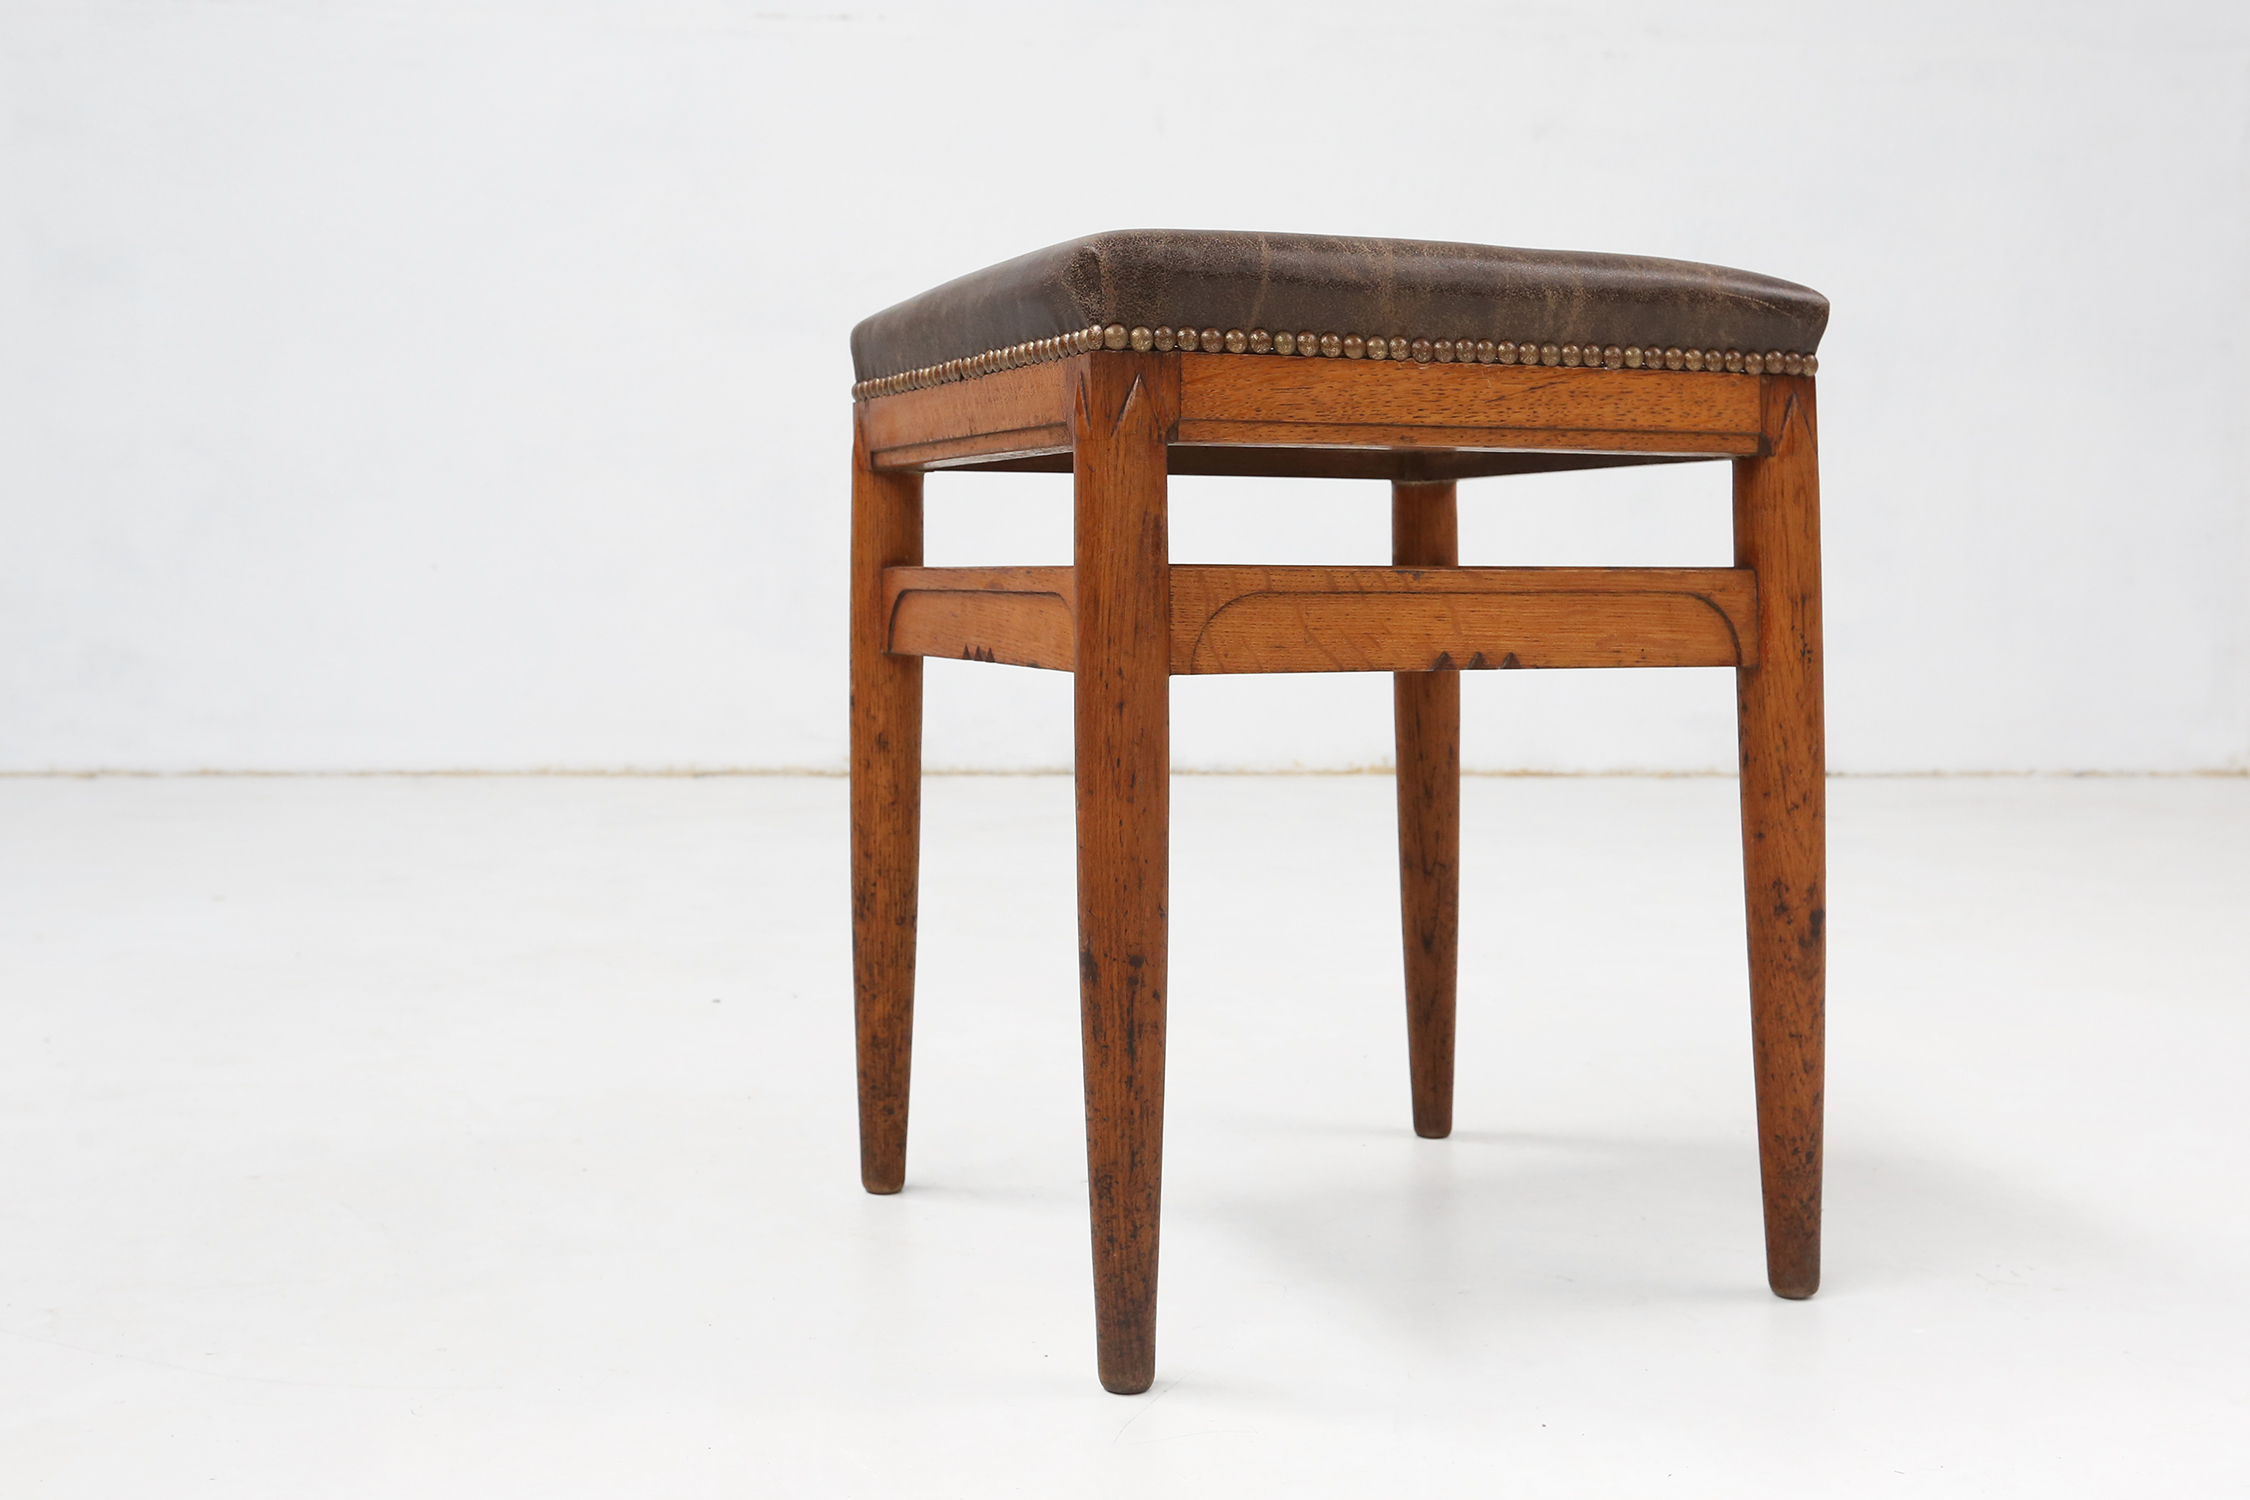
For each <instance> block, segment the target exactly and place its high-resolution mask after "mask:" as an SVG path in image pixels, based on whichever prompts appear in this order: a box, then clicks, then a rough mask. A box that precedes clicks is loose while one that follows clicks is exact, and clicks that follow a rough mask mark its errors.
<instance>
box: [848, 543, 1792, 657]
mask: <svg viewBox="0 0 2250 1500" xmlns="http://www.w3.org/2000/svg"><path fill="white" fill-rule="evenodd" d="M1171 571H1172V670H1173V672H1174V673H1175V674H1179V675H1189V674H1201V673H1215V672H1236V673H1239V672H1398V671H1406V672H1427V671H1443V670H1449V669H1454V668H1458V669H1461V670H1464V671H1480V670H1484V669H1486V668H1494V669H1498V668H1511V667H1526V668H1531V667H1667V666H1668V667H1680V666H1704V667H1710V666H1728V667H1731V666H1737V665H1739V664H1740V663H1741V660H1742V657H1743V654H1744V653H1745V652H1746V651H1747V652H1754V651H1755V649H1756V642H1757V634H1756V631H1755V629H1754V624H1755V616H1756V609H1757V598H1756V588H1755V583H1754V580H1753V578H1752V575H1751V574H1750V573H1749V572H1747V571H1746V570H1742V569H1734V568H1437V567H1431V568H1410V569H1402V568H1396V567H1392V568H1376V567H1366V568H1352V567H1297V568H1256V567H1237V566H1232V565H1220V566H1209V565H1197V564H1175V565H1174V566H1173V568H1172V570H1171ZM883 587H884V596H885V599H886V609H887V610H888V612H889V618H890V620H891V631H890V635H889V637H888V644H887V649H889V650H892V651H895V652H899V653H902V654H907V655H915V656H946V657H959V658H963V659H966V660H971V661H991V662H1001V663H1006V664H1009V665H1014V666H1027V667H1044V668H1048V669H1051V670H1054V671H1064V672H1067V671H1069V670H1071V668H1072V665H1073V662H1074V660H1075V658H1074V654H1073V652H1074V644H1073V642H1074V619H1073V616H1074V611H1075V608H1076V606H1075V603H1074V593H1075V584H1074V582H1073V578H1072V572H1071V570H1070V569H1069V568H892V569H890V570H888V571H887V572H886V574H885V575H884V583H883Z"/></svg>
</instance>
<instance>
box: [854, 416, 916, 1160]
mask: <svg viewBox="0 0 2250 1500" xmlns="http://www.w3.org/2000/svg"><path fill="white" fill-rule="evenodd" d="M921 561H922V476H921V475H919V474H893V473H878V472H876V471H875V470H873V469H871V468H870V467H869V466H868V462H867V453H866V450H865V448H863V447H861V446H860V445H858V444H856V443H855V444H854V445H853V450H852V582H851V590H852V647H851V688H852V693H851V756H852V760H851V766H852V788H851V804H852V994H853V1016H854V1020H855V1022H856V1025H857V1031H858V1045H859V1177H860V1182H861V1183H862V1184H863V1185H864V1186H865V1187H866V1189H867V1191H869V1192H871V1193H895V1192H897V1191H898V1190H899V1188H900V1187H901V1186H903V1185H904V1183H905V1181H906V1097H907V1075H908V1071H909V1068H910V1065H911V1063H912V1059H913V1052H914V920H915V905H916V895H917V887H918V884H919V879H920V873H921V839H922V659H921V658H920V657H918V656H892V655H890V654H889V653H888V652H886V651H885V650H884V647H885V645H886V644H888V641H889V635H890V621H889V620H888V618H886V616H885V614H884V610H883V569H885V568H889V567H909V566H913V565H916V564H919V563H920V562H921Z"/></svg>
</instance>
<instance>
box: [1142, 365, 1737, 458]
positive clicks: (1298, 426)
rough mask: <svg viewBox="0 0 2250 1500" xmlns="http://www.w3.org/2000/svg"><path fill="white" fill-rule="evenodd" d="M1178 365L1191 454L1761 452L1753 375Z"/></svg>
mask: <svg viewBox="0 0 2250 1500" xmlns="http://www.w3.org/2000/svg"><path fill="white" fill-rule="evenodd" d="M1179 358H1180V361H1181V371H1180V427H1179V436H1178V440H1179V441H1180V442H1182V443H1190V444H1194V443H1239V444H1248V445H1271V446H1282V447H1289V446H1361V447H1378V448H1450V449H1464V448H1471V449H1473V448H1499V449H1508V448H1534V449H1536V448H1561V449H1577V450H1583V451H1588V452H1617V453H1640V452H1673V453H1734V454H1739V453H1755V452H1757V451H1759V429H1758V414H1759V406H1758V377H1757V376H1753V375H1725V374H1708V373H1704V372H1701V371H1695V372H1690V371H1671V370H1606V369H1597V370H1587V369H1560V368H1548V367H1545V366H1532V367H1526V366H1521V365H1458V364H1429V365H1418V364H1413V363H1410V362H1399V361H1392V360H1384V361H1380V362H1374V361H1365V360H1332V359H1282V358H1249V357H1241V356H1227V355H1187V356H1179Z"/></svg>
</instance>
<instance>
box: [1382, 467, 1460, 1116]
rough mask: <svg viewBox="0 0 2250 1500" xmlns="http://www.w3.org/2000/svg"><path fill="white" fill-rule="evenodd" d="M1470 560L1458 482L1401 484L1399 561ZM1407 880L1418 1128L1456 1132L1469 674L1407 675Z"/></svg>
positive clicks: (1401, 846)
mask: <svg viewBox="0 0 2250 1500" xmlns="http://www.w3.org/2000/svg"><path fill="white" fill-rule="evenodd" d="M1460 560H1461V548H1460V539H1459V527H1458V525H1457V512H1456V509H1455V505H1454V490H1453V485H1452V484H1451V483H1444V484H1393V485H1392V486H1391V561H1392V562H1393V563H1395V564H1397V565H1399V566H1401V567H1415V566H1422V567H1451V566H1453V565H1454V564H1456V563H1458V562H1459V561H1460ZM1391 694H1392V699H1393V703H1394V707H1395V712H1396V721H1397V727H1398V880H1399V898H1400V901H1399V905H1400V910H1401V913H1402V915H1403V917H1404V922H1405V929H1406V1060H1407V1072H1408V1076H1409V1079H1410V1081H1411V1083H1412V1086H1413V1090H1414V1133H1415V1134H1416V1135H1420V1136H1427V1137H1429V1138H1430V1139H1432V1140H1438V1139H1442V1138H1443V1137H1445V1136H1448V1135H1450V1134H1452V1133H1453V997H1454V987H1455V976H1456V974H1457V971H1458V968H1459V953H1460V936H1461V674H1460V672H1459V671H1458V670H1447V671H1429V672H1397V673H1393V674H1392V678H1391Z"/></svg>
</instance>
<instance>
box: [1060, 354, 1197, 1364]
mask: <svg viewBox="0 0 2250 1500" xmlns="http://www.w3.org/2000/svg"><path fill="white" fill-rule="evenodd" d="M1176 368H1177V366H1176V362H1173V361H1168V360H1165V359H1164V358H1163V357H1162V356H1158V355H1139V354H1102V355H1096V356H1093V357H1091V358H1088V359H1085V360H1083V361H1081V363H1080V370H1081V375H1080V383H1079V386H1078V398H1077V409H1076V416H1075V421H1074V424H1073V425H1074V432H1073V439H1074V442H1075V445H1076V460H1075V470H1076V476H1077V500H1076V508H1075V521H1076V542H1075V562H1076V568H1077V612H1078V613H1077V621H1078V625H1077V628H1078V655H1077V680H1076V685H1075V686H1076V729H1077V753H1078V767H1077V777H1078V967H1079V997H1080V1016H1081V1025H1082V1029H1083V1037H1084V1042H1085V1052H1086V1182H1087V1191H1088V1195H1089V1198H1090V1201H1091V1205H1092V1210H1093V1229H1094V1330H1095V1338H1096V1343H1097V1346H1098V1352H1099V1361H1100V1369H1101V1381H1102V1384H1103V1385H1104V1386H1105V1387H1107V1388H1108V1389H1110V1390H1112V1391H1115V1392H1117V1393H1118V1394H1120V1395H1132V1394H1134V1393H1136V1392H1139V1391H1145V1390H1147V1389H1148V1387H1149V1383H1150V1382H1151V1381H1152V1380H1154V1379H1155V1377H1156V1244H1157V1210H1158V1203H1159V1198H1160V1192H1161V1188H1162V1183H1163V1167H1164V992H1165V947H1166V943H1165V901H1166V885H1167V881H1168V879H1169V853H1168V849H1169V842H1170V827H1169V820H1170V786H1169V778H1170V774H1171V746H1170V720H1171V713H1170V704H1171V649H1172V648H1171V574H1170V568H1169V562H1170V559H1169V544H1168V542H1167V539H1166V523H1165V506H1164V443H1165V438H1166V435H1167V434H1168V432H1169V431H1170V429H1171V427H1172V426H1173V424H1174V422H1175V421H1176V420H1177V417H1176V413H1177V411H1178V404H1179V403H1178V395H1177V387H1176V385H1173V384H1172V383H1171V380H1170V379H1168V378H1167V377H1168V376H1170V375H1171V374H1172V372H1173V371H1175V370H1176Z"/></svg>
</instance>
